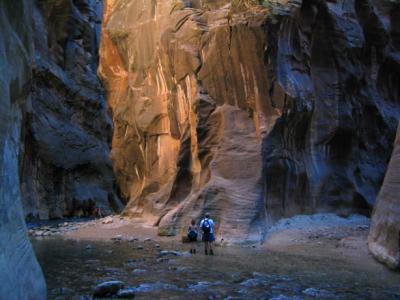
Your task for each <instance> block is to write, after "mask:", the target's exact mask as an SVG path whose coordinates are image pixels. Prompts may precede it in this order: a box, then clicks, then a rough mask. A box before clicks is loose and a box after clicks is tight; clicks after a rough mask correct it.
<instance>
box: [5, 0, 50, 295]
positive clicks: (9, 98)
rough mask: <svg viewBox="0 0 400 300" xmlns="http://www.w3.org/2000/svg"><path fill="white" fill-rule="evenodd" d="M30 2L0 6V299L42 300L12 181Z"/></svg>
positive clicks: (26, 86)
mask: <svg viewBox="0 0 400 300" xmlns="http://www.w3.org/2000/svg"><path fill="white" fill-rule="evenodd" d="M31 13H32V7H31V4H30V1H25V0H21V1H17V2H16V1H11V0H3V1H1V2H0V70H1V73H0V106H1V109H0V120H1V122H0V269H1V271H0V282H1V284H0V298H1V299H31V300H34V299H35V300H36V299H46V286H45V282H44V278H43V274H42V272H41V270H40V267H39V265H38V263H37V261H36V259H35V257H34V255H33V251H32V247H31V245H30V243H29V241H28V238H27V234H26V227H25V222H24V215H23V210H22V204H21V193H20V186H19V176H18V162H19V158H20V152H21V143H20V139H21V136H20V135H21V134H20V133H21V124H22V107H23V105H24V104H25V103H26V101H27V99H28V97H29V92H30V82H31V69H30V63H31V56H32V49H31V45H32V40H31V39H32V30H31V23H30V21H31Z"/></svg>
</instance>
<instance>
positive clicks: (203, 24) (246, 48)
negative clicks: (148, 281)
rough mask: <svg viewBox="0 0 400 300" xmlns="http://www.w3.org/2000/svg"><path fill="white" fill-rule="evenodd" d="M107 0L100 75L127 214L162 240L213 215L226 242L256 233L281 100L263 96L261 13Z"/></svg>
mask: <svg viewBox="0 0 400 300" xmlns="http://www.w3.org/2000/svg"><path fill="white" fill-rule="evenodd" d="M203 2H204V3H203V4H201V3H200V2H199V1H107V2H106V5H105V17H104V28H103V39H102V47H101V52H100V56H101V65H100V72H99V73H100V75H101V76H102V78H103V79H104V82H105V85H106V88H107V90H108V92H109V99H108V101H109V103H110V106H111V108H112V111H113V122H114V125H115V132H114V137H113V144H112V160H113V164H114V170H115V174H116V177H117V179H118V183H119V186H120V189H121V193H122V195H123V197H124V199H126V201H127V202H128V204H127V207H126V208H125V213H126V214H127V215H131V216H139V217H145V218H146V220H147V221H149V220H150V221H151V222H153V223H154V224H156V225H158V226H159V232H160V234H165V235H170V234H171V235H173V234H176V233H178V232H179V230H180V227H181V225H182V224H183V223H185V222H188V221H189V219H190V218H198V217H199V216H200V215H201V214H202V213H204V211H206V210H207V211H210V212H211V214H212V215H213V216H214V218H215V219H216V221H217V224H218V227H219V231H220V232H221V233H222V232H224V237H226V238H229V237H230V236H231V235H239V236H243V237H248V238H252V236H253V233H254V236H258V235H259V232H258V231H257V229H256V227H257V226H252V225H254V224H256V223H258V222H260V221H261V219H262V218H263V199H262V197H261V186H260V185H259V182H258V179H259V178H260V175H261V165H262V162H261V137H262V135H263V134H265V133H266V132H267V131H268V130H269V129H270V128H271V124H273V123H274V120H275V119H276V118H277V117H278V116H279V113H280V110H279V108H280V107H281V106H282V102H279V101H277V102H276V103H275V102H273V101H272V98H271V97H270V94H269V92H268V91H269V89H270V84H269V81H268V78H267V77H268V68H267V66H266V65H265V64H264V52H265V47H266V37H265V33H264V29H263V24H264V21H265V11H264V10H263V9H261V8H258V9H254V10H253V11H252V13H251V14H249V15H248V14H246V13H241V14H235V15H232V12H231V9H230V6H229V5H228V6H226V5H224V4H226V3H227V2H229V1H219V2H218V3H215V2H212V1H210V3H209V4H208V5H209V6H210V7H212V8H211V9H209V10H206V9H204V8H205V4H207V3H205V1H203Z"/></svg>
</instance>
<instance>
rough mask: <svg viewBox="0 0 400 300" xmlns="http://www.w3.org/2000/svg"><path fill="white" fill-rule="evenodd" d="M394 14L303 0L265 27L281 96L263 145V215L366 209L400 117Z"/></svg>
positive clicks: (361, 5) (373, 5)
mask: <svg viewBox="0 0 400 300" xmlns="http://www.w3.org/2000/svg"><path fill="white" fill-rule="evenodd" d="M399 13H400V10H399V4H398V3H397V4H395V1H367V0H357V1H354V0H353V1H347V0H346V1H303V4H302V6H301V8H299V9H297V10H295V11H294V12H293V13H292V14H291V15H289V16H287V17H284V18H282V19H281V21H280V22H279V24H278V25H277V26H278V27H279V28H275V29H273V28H272V29H271V30H272V31H274V38H273V39H272V40H271V39H270V40H269V45H270V47H271V48H272V49H271V52H273V53H274V54H273V58H272V60H273V61H274V65H275V70H274V74H275V76H276V79H277V80H278V82H279V84H280V86H281V87H282V88H283V89H284V90H285V93H286V95H285V107H284V110H283V115H282V118H280V119H279V120H278V121H277V124H276V125H275V127H274V129H273V131H272V132H271V134H270V135H268V136H267V137H265V138H264V140H263V162H264V173H263V174H264V180H263V182H264V196H265V200H266V207H267V212H268V213H269V216H270V217H271V219H277V218H279V217H280V216H282V215H292V214H295V213H298V212H314V211H316V210H332V209H334V210H340V211H342V212H351V211H356V212H361V213H365V214H368V213H369V212H370V211H371V210H372V207H373V204H374V202H375V199H376V195H377V193H378V191H379V188H380V186H381V182H382V180H383V176H384V173H385V170H386V166H387V162H388V160H389V157H390V153H391V149H392V143H393V140H394V136H395V132H396V127H397V123H398V118H399V113H400V106H399V103H400V102H399V100H400V93H399V83H400V60H399V55H400V51H399V50H400V49H399V46H400V44H399V42H400V40H399V38H400V36H399V32H400V23H399V20H400V15H399ZM270 32H271V31H270Z"/></svg>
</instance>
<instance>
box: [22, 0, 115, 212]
mask: <svg viewBox="0 0 400 300" xmlns="http://www.w3.org/2000/svg"><path fill="white" fill-rule="evenodd" d="M101 13H102V2H101V1H69V0H60V1H51V2H50V3H49V2H48V1H42V0H38V1H35V5H34V8H33V35H34V48H35V56H34V60H33V75H34V80H33V87H32V92H31V100H30V102H29V104H28V105H27V112H26V115H25V118H24V137H23V139H24V141H23V144H24V157H23V162H22V175H21V187H22V193H23V203H24V210H25V215H26V216H27V217H28V218H40V219H49V218H60V217H64V216H74V215H85V214H89V213H91V210H92V209H93V208H94V206H98V207H100V208H101V210H102V212H103V213H104V214H107V213H111V212H112V211H114V210H117V211H118V210H120V209H121V208H122V203H120V200H119V198H118V196H117V195H116V191H115V184H114V176H113V173H112V167H111V161H110V159H109V152H110V142H111V136H112V123H111V120H110V117H109V116H108V112H107V105H106V102H105V99H104V96H103V89H102V86H101V84H100V82H99V80H98V78H97V75H96V72H97V65H98V45H99V39H100V29H101V17H102V15H101Z"/></svg>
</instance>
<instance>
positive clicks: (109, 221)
mask: <svg viewBox="0 0 400 300" xmlns="http://www.w3.org/2000/svg"><path fill="white" fill-rule="evenodd" d="M113 222H114V219H113V218H112V217H106V218H104V219H103V221H102V223H103V224H111V223H113Z"/></svg>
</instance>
